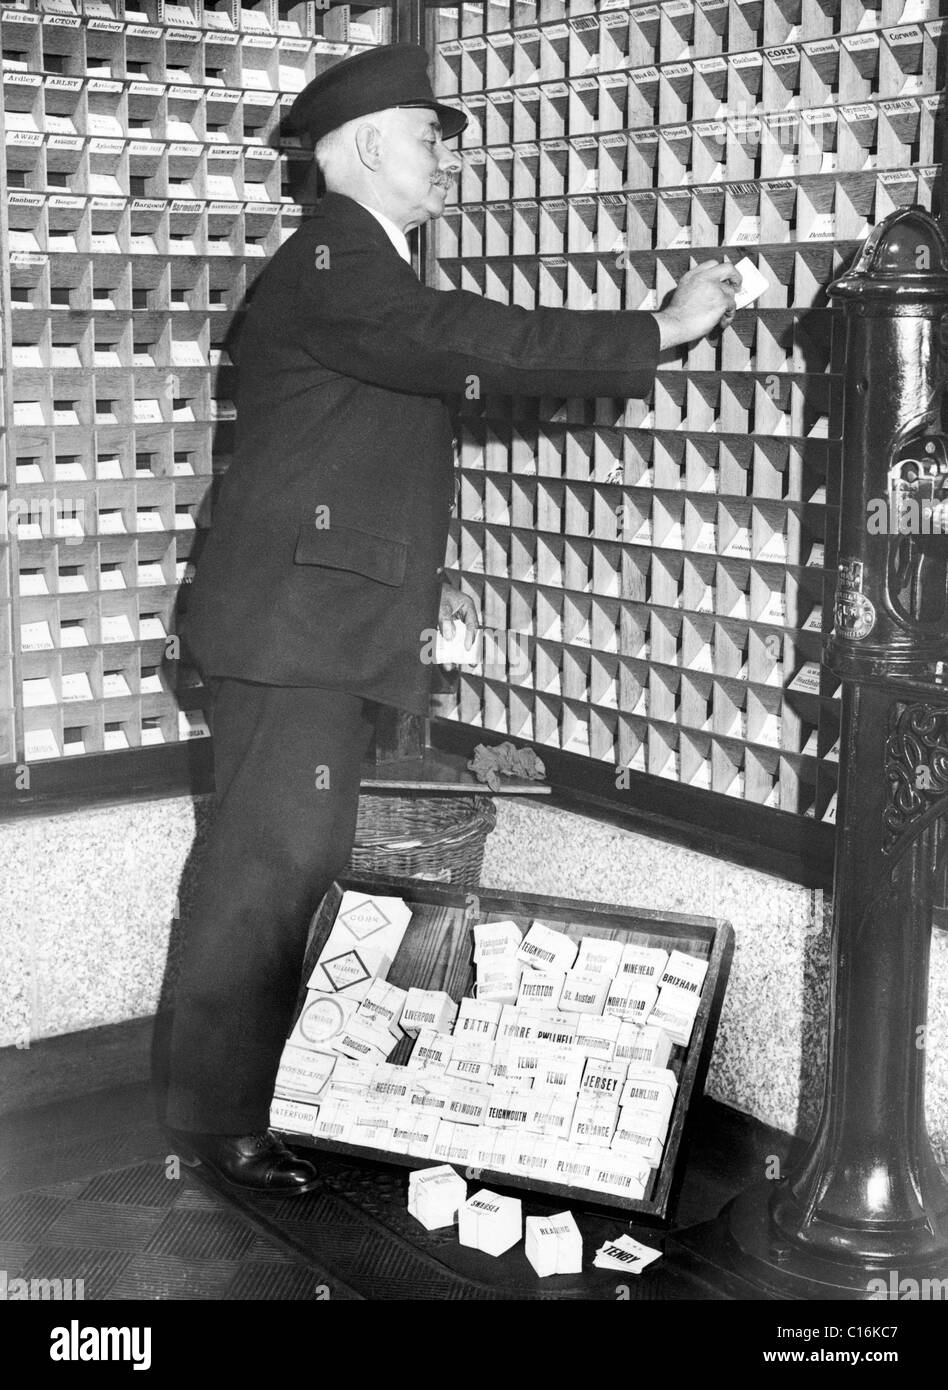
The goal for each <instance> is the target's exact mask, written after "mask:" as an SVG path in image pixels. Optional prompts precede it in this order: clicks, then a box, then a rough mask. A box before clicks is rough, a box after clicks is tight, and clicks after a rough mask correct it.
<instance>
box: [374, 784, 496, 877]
mask: <svg viewBox="0 0 948 1390" xmlns="http://www.w3.org/2000/svg"><path fill="white" fill-rule="evenodd" d="M496 819H497V813H496V811H495V810H494V803H493V801H492V800H491V798H490V797H489V796H448V795H444V796H399V795H398V794H397V793H394V794H393V793H385V792H363V793H362V796H361V797H360V799H359V819H358V822H357V824H356V838H355V845H354V846H353V850H352V857H351V859H350V860H349V869H350V871H351V872H352V873H353V874H359V873H370V874H372V873H375V874H391V875H393V876H395V877H401V878H433V879H439V880H442V881H446V882H449V883H453V884H460V885H461V886H463V887H471V888H476V887H477V885H478V883H479V882H480V876H481V868H482V866H483V863H484V845H485V842H486V840H487V837H488V835H489V834H490V832H491V831H492V830H493V828H494V822H495V820H496Z"/></svg>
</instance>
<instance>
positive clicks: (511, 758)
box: [468, 743, 546, 792]
mask: <svg viewBox="0 0 948 1390" xmlns="http://www.w3.org/2000/svg"><path fill="white" fill-rule="evenodd" d="M468 767H469V768H470V770H471V772H473V773H474V775H475V777H476V778H477V779H478V781H479V782H486V783H487V785H488V787H490V789H491V791H492V792H497V791H500V788H501V785H502V784H501V778H502V777H521V778H524V779H525V780H527V781H530V782H542V781H543V779H544V777H545V776H546V768H545V767H544V766H543V763H542V762H541V761H540V759H539V758H538V757H537V755H536V753H534V751H533V749H532V748H517V747H515V745H514V744H512V743H498V744H496V745H495V746H494V747H493V748H489V747H488V746H487V744H486V743H479V744H478V745H477V747H476V748H475V749H474V757H473V758H472V759H471V761H470V762H469V763H468Z"/></svg>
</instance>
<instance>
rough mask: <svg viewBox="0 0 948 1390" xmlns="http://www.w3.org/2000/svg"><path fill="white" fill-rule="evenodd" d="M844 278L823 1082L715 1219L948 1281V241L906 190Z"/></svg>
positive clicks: (783, 1254)
mask: <svg viewBox="0 0 948 1390" xmlns="http://www.w3.org/2000/svg"><path fill="white" fill-rule="evenodd" d="M829 293H830V295H831V296H832V297H833V298H834V299H836V300H838V301H839V302H841V304H842V307H843V310H844V313H845V318H846V329H847V339H846V368H845V371H846V382H845V400H844V432H843V463H842V480H841V505H840V525H839V540H840V544H839V577H838V583H837V591H836V603H835V611H834V629H833V632H832V634H831V635H830V636H829V637H828V638H827V641H826V644H825V650H824V661H825V663H826V665H827V666H828V667H829V669H830V670H831V671H832V672H833V673H834V674H835V675H836V676H837V677H838V678H839V679H840V681H841V682H842V686H843V693H842V731H841V739H840V783H839V793H838V802H837V837H836V868H835V884H834V903H833V937H832V943H831V958H832V976H831V981H830V985H831V989H830V1018H829V1040H828V1056H827V1074H826V1082H825V1092H824V1098H823V1109H822V1114H821V1118H820V1122H819V1125H818V1128H817V1131H816V1134H815V1137H814V1139H813V1140H812V1142H811V1144H810V1147H809V1149H808V1151H807V1152H806V1154H805V1155H804V1157H803V1158H802V1160H801V1161H800V1163H799V1164H798V1166H797V1167H796V1168H795V1170H794V1171H793V1172H792V1173H791V1174H790V1175H789V1176H788V1177H786V1178H785V1179H783V1180H782V1181H779V1182H776V1183H774V1182H765V1183H762V1184H760V1185H759V1186H757V1187H754V1188H751V1189H749V1190H748V1191H747V1192H745V1193H743V1194H742V1195H741V1196H740V1197H738V1198H736V1199H735V1200H734V1202H732V1203H731V1204H730V1206H729V1207H728V1208H726V1209H725V1211H724V1213H722V1217H721V1220H720V1226H722V1227H724V1230H725V1232H726V1235H725V1236H724V1244H725V1245H727V1246H728V1249H729V1257H728V1259H727V1260H726V1261H725V1263H726V1264H727V1266H728V1268H730V1269H731V1271H732V1272H734V1273H737V1274H740V1276H741V1278H742V1279H743V1280H746V1281H748V1282H750V1283H751V1284H752V1285H753V1286H755V1287H757V1288H759V1289H760V1290H761V1291H762V1292H764V1293H765V1294H769V1295H770V1296H772V1297H778V1298H797V1299H831V1298H887V1297H900V1296H901V1297H909V1298H912V1297H918V1298H924V1297H926V1296H929V1297H931V1296H940V1297H945V1296H946V1294H948V1181H946V1178H945V1176H944V1175H943V1173H942V1172H941V1170H940V1169H939V1167H938V1165H937V1164H936V1162H935V1158H934V1155H933V1153H932V1149H931V1145H930V1142H929V1138H928V1133H927V1130H926V1125H925V1106H924V1091H925V1058H926V1051H925V1049H926V1043H927V1040H928V1039H927V1007H928V968H929V956H930V947H931V931H932V916H933V910H934V905H935V899H936V893H938V894H939V895H940V889H941V886H942V885H941V882H940V878H941V876H942V873H943V867H944V860H943V839H944V836H943V832H944V825H945V822H944V821H943V820H942V819H941V818H942V817H943V816H944V814H945V813H946V811H948V439H946V437H945V435H944V434H943V433H942V430H943V428H944V421H943V413H942V412H943V396H944V392H945V386H946V373H948V242H946V240H945V237H944V235H943V233H942V231H941V230H940V228H939V226H938V224H937V223H936V222H935V221H934V219H933V218H932V217H931V216H930V215H929V214H928V213H927V212H925V211H924V210H923V209H921V208H903V209H900V210H899V211H897V212H895V213H893V214H892V215H891V216H889V217H887V218H886V219H885V221H884V222H882V223H880V225H879V226H878V227H876V229H875V230H874V231H873V232H872V234H871V235H870V236H869V238H868V239H867V241H866V243H865V245H864V247H863V249H862V252H861V254H860V255H859V257H858V258H857V260H856V262H855V263H854V265H853V267H852V269H851V270H850V271H849V272H848V273H847V274H846V275H844V276H843V277H842V278H841V279H840V280H838V281H836V282H835V283H834V284H833V285H831V286H830V289H829ZM939 860H940V861H941V862H940V863H939ZM942 1279H945V1280H946V1283H945V1284H944V1285H941V1283H940V1281H941V1280H942ZM926 1281H927V1282H926ZM932 1281H938V1282H937V1283H933V1282H932ZM939 1288H940V1292H937V1291H935V1292H933V1290H938V1289H939ZM900 1289H901V1291H902V1292H901V1295H900V1293H899V1292H898V1290H900ZM926 1289H927V1290H928V1292H927V1294H926Z"/></svg>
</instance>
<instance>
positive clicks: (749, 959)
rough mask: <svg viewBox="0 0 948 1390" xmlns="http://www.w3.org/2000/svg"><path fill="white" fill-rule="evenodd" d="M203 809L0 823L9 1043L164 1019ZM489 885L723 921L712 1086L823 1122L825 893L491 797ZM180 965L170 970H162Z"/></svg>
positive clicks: (939, 969) (738, 1099) (947, 969)
mask: <svg viewBox="0 0 948 1390" xmlns="http://www.w3.org/2000/svg"><path fill="white" fill-rule="evenodd" d="M207 815H208V807H207V803H206V802H205V801H198V802H196V803H195V802H193V801H192V800H190V799H189V798H181V799H171V800H164V801H150V802H143V803H137V804H131V805H122V806H115V807H106V808H102V809H97V810H90V811H86V812H83V813H81V814H72V815H68V816H54V817H49V818H45V819H36V820H23V821H20V822H5V823H3V824H0V902H2V904H3V913H2V918H0V959H2V961H3V966H4V968H3V970H2V971H0V1046H11V1045H13V1046H17V1045H18V1046H21V1047H22V1046H25V1045H26V1044H27V1043H28V1042H29V1040H30V1039H31V1038H40V1037H45V1036H49V1035H51V1034H55V1033H65V1032H70V1031H72V1030H75V1029H79V1028H89V1027H93V1026H95V1025H97V1024H104V1023H114V1022H118V1021H121V1020H123V1019H128V1018H135V1017H139V1016H142V1015H147V1014H150V1013H153V1012H154V1010H155V1008H156V1007H157V1005H158V1002H159V999H160V998H161V996H162V991H163V989H165V988H166V987H167V985H166V981H170V980H171V979H172V978H173V970H174V959H175V945H176V940H177V935H176V931H175V930H174V928H173V924H174V922H175V920H176V919H177V918H179V917H180V916H181V915H185V916H186V913H187V904H188V897H189V884H190V883H191V881H192V880H193V874H194V869H195V866H196V864H197V863H199V859H200V853H201V846H202V841H203V834H204V830H205V827H206V822H207ZM483 881H484V884H485V886H488V887H493V888H509V889H521V890H527V891H533V892H538V893H548V894H551V895H553V896H563V897H575V898H594V899H597V900H599V901H602V902H611V903H617V904H621V905H628V906H638V907H649V908H658V909H661V908H666V909H669V910H672V911H681V912H695V913H701V914H704V915H706V916H709V917H721V918H725V919H726V920H728V921H729V922H730V923H731V924H732V926H733V927H734V930H735V935H736V949H735V955H734V963H733V966H732V970H731V979H730V985H729V988H728V993H727V997H726V1000H725V1004H724V1010H723V1013H722V1017H721V1023H720V1027H719V1031H718V1040H717V1045H716V1048H715V1052H714V1057H713V1060H712V1064H711V1070H710V1074H709V1078H708V1090H709V1091H710V1093H711V1094H712V1095H714V1096H715V1097H717V1098H718V1099H719V1100H722V1101H725V1102H727V1103H728V1104H730V1105H734V1106H736V1107H737V1108H739V1109H741V1110H745V1111H747V1112H749V1113H750V1114H753V1115H755V1116H757V1117H758V1118H759V1119H762V1120H765V1121H767V1122H768V1123H769V1124H773V1125H777V1126H779V1127H780V1128H782V1129H786V1130H790V1131H800V1132H804V1131H806V1130H808V1129H809V1128H810V1127H811V1126H812V1124H813V1121H814V1119H815V1116H816V1114H817V1112H818V1109H819V1101H820V1093H821V1086H822V1074H823V1056H824V1028H825V1019H826V1005H827V988H828V946H829V923H828V918H827V914H826V911H825V905H824V903H823V900H822V896H821V895H820V894H818V893H813V892H811V891H809V890H808V889H804V888H799V887H797V886H795V885H793V884H788V883H785V882H783V881H782V880H780V879H776V878H771V877H769V876H768V875H765V874H758V873H753V872H751V871H750V870H747V869H744V868H742V867H739V866H737V865H734V864H730V863H728V862H726V861H724V860H720V859H715V858H712V857H711V856H708V855H703V854H697V853H694V852H692V851H689V850H684V849H680V848H678V847H676V846H673V845H668V844H664V843H662V842H661V841H657V840H652V839H648V838H647V837H645V836H642V835H636V834H630V833H628V832H626V831H622V830H617V829H614V828H612V827H610V826H606V825H603V824H601V823H600V822H598V821H596V820H592V819H588V818H586V817H583V816H580V815H575V814H572V813H567V812H562V811H556V810H553V809H551V808H550V807H548V806H545V805H544V804H543V803H542V801H540V800H533V801H528V800H520V801H511V800H505V799H504V798H500V799H499V800H498V816H497V828H496V830H495V831H494V833H493V834H492V835H491V837H490V840H489V841H488V845H487V853H486V857H485V864H484V874H483ZM169 961H170V965H169ZM929 1022H930V1029H929V1042H930V1045H929V1048H928V1051H927V1057H928V1119H929V1128H930V1130H931V1132H932V1136H933V1139H934V1141H935V1143H936V1146H937V1148H938V1149H939V1151H940V1153H941V1155H942V1156H943V1157H944V1156H945V1154H946V1153H948V937H946V936H945V934H943V933H936V934H935V939H934V943H933V952H932V980H931V1006H930V1013H929Z"/></svg>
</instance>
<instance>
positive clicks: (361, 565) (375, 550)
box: [293, 523, 408, 586]
mask: <svg viewBox="0 0 948 1390" xmlns="http://www.w3.org/2000/svg"><path fill="white" fill-rule="evenodd" d="M407 554H408V547H407V546H406V544H405V542H404V541H394V540H391V539H390V538H389V537H387V536H374V535H372V534H370V533H369V532H368V531H357V530H356V529H355V528H354V527H352V526H326V527H322V526H316V525H314V524H312V523H309V524H307V525H305V526H301V527H300V529H299V536H298V537H297V541H296V552H295V554H294V557H293V558H294V560H295V561H296V563H297V564H298V565H323V566H325V567H326V568H327V569H334V570H351V571H352V573H353V574H362V575H365V577H366V579H374V580H376V581H377V582H378V583H379V584H391V585H393V586H397V585H399V584H401V583H402V582H403V580H404V578H405V563H406V559H407Z"/></svg>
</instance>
